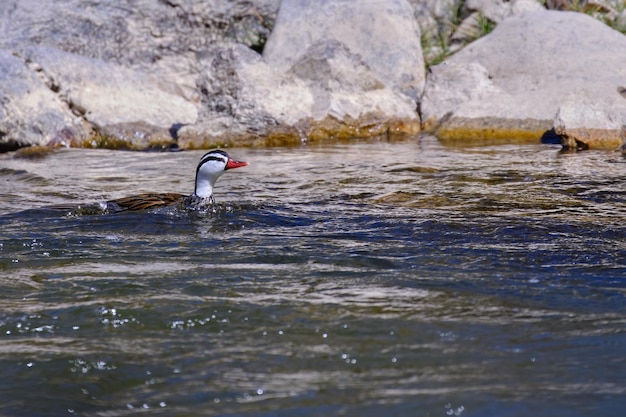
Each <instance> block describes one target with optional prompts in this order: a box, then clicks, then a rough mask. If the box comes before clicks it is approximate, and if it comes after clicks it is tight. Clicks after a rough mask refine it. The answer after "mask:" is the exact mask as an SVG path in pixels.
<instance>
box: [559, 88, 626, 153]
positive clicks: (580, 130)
mask: <svg viewBox="0 0 626 417" xmlns="http://www.w3.org/2000/svg"><path fill="white" fill-rule="evenodd" d="M619 90H620V91H621V92H623V94H624V97H622V96H621V95H619V94H616V95H615V97H612V98H614V100H612V102H606V101H604V102H599V101H596V100H595V99H592V98H590V97H589V96H588V95H587V94H586V93H584V92H582V91H577V92H573V93H572V94H571V95H570V96H569V97H568V98H567V99H566V100H565V101H564V102H563V103H562V104H561V107H559V110H558V112H557V114H556V117H555V119H554V131H555V133H556V134H557V135H559V136H560V137H561V138H562V144H563V147H564V148H565V149H573V150H583V149H618V148H619V147H620V146H622V144H624V143H626V142H625V141H626V130H625V129H626V87H620V88H619ZM618 92H619V91H618Z"/></svg>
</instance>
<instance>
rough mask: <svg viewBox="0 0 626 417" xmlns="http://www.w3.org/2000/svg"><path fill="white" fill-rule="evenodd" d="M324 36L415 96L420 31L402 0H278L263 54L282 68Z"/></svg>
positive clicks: (420, 81)
mask: <svg viewBox="0 0 626 417" xmlns="http://www.w3.org/2000/svg"><path fill="white" fill-rule="evenodd" d="M324 41H338V42H341V43H343V44H344V45H345V46H346V47H347V48H348V49H349V50H350V51H351V52H352V53H353V54H358V55H360V57H361V59H362V60H363V62H364V63H365V64H366V65H367V66H368V67H369V68H370V69H371V70H372V73H373V74H374V75H375V76H376V78H378V80H380V81H381V82H382V83H383V84H384V85H386V86H388V87H390V88H392V89H393V90H397V91H400V92H402V93H404V94H406V95H408V96H409V97H411V98H413V99H414V100H416V101H417V100H418V98H419V95H420V94H421V92H422V89H423V87H424V77H425V75H424V60H423V56H422V48H421V43H420V31H419V28H418V26H417V23H416V20H415V18H414V15H413V9H412V8H411V6H410V4H409V3H407V1H406V0H387V1H384V2H381V1H378V0H362V1H359V2H358V3H355V2H354V1H353V0H283V1H282V3H281V5H280V9H279V11H278V16H277V17H276V24H275V26H274V30H273V31H272V34H271V36H270V37H269V39H268V40H267V43H266V44H265V48H264V50H263V58H264V59H265V62H267V63H268V64H269V65H270V66H271V67H272V68H273V69H275V70H276V71H278V72H279V73H285V72H287V71H288V70H289V69H290V68H291V67H292V66H293V65H294V64H295V63H296V62H298V60H300V59H301V58H302V56H303V55H304V54H305V53H306V51H307V50H308V49H309V48H310V47H311V46H313V45H315V44H320V43H322V42H324Z"/></svg>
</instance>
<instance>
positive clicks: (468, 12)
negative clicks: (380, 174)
mask: <svg viewBox="0 0 626 417" xmlns="http://www.w3.org/2000/svg"><path fill="white" fill-rule="evenodd" d="M5 3H6V7H3V9H2V10H0V152H6V151H11V150H16V149H19V148H22V147H27V146H33V145H35V146H45V147H49V146H71V147H106V148H115V149H136V150H145V149H167V148H170V147H179V148H182V149H198V148H209V147H215V146H271V145H286V144H298V143H302V142H309V141H312V142H314V141H324V140H335V139H341V138H349V137H372V136H395V135H417V134H419V133H420V132H425V133H429V134H434V135H435V136H437V137H438V138H439V139H440V140H441V141H450V142H458V143H474V142H477V143H485V142H487V143H520V142H523V143H541V142H542V141H546V140H550V141H559V142H560V143H561V144H562V145H563V147H564V148H566V149H577V150H581V149H609V150H614V149H619V148H620V147H624V146H626V145H625V143H626V36H625V35H624V31H625V29H626V13H625V12H624V4H623V3H622V2H619V1H611V0H607V1H600V2H591V1H584V2H568V1H567V0H563V1H545V2H539V1H536V0H512V1H507V2H505V1H502V0H466V1H460V0H456V1H455V0H428V1H416V0H414V1H407V0H388V1H385V2H380V1H376V0H361V1H359V2H354V1H352V0H321V1H319V0H315V1H313V0H282V1H280V0H255V1H225V0H223V1H215V0H214V1H200V0H177V1H167V2H154V1H148V0H142V1H130V0H123V1H118V2H106V1H99V0H94V1H91V2H90V3H89V4H88V5H85V3H84V2H81V1H79V0H70V1H67V2H64V3H63V5H60V4H58V2H53V1H51V0H47V1H44V2H38V1H34V0H19V1H18V0H8V1H7V2H5ZM620 5H621V8H622V10H619V6H620ZM574 6H576V7H577V8H578V9H577V10H575V11H573V9H576V7H574ZM548 9H551V10H548ZM600 19H602V20H604V21H605V22H608V23H609V24H610V25H611V26H613V27H610V26H609V25H608V24H606V23H604V22H602V21H600ZM617 29H620V30H621V31H620V30H617Z"/></svg>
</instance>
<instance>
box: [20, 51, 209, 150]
mask: <svg viewBox="0 0 626 417" xmlns="http://www.w3.org/2000/svg"><path fill="white" fill-rule="evenodd" d="M25 55H26V59H27V62H28V63H29V65H30V66H31V67H32V68H33V69H35V70H36V71H38V72H39V73H40V74H41V75H42V76H43V78H44V79H45V80H46V83H47V84H48V87H49V88H50V90H51V91H55V92H56V93H57V94H58V96H59V97H61V98H62V99H63V100H64V101H65V103H66V105H67V107H68V108H69V109H71V110H72V112H73V113H74V114H76V115H77V116H80V117H82V118H83V119H84V121H85V122H86V123H89V124H90V125H91V126H93V128H94V129H95V130H96V131H97V132H100V133H101V134H105V133H104V132H105V131H106V130H107V127H108V126H117V129H108V131H109V132H120V130H119V126H120V125H123V124H129V123H136V122H141V123H144V124H145V125H149V126H154V127H157V128H162V129H165V131H167V130H168V129H171V128H172V127H173V126H176V125H182V124H190V123H194V122H195V121H196V118H197V109H196V106H195V105H194V104H192V103H190V102H189V101H187V100H185V99H183V98H182V97H180V96H177V95H173V94H170V93H168V92H165V91H163V90H162V89H160V88H159V87H158V84H157V82H156V81H155V80H153V79H151V78H150V77H149V76H148V75H146V74H144V73H141V72H138V71H134V70H131V69H128V68H124V67H121V66H119V65H116V64H111V63H106V62H103V61H100V60H98V59H93V58H87V57H84V56H80V55H75V54H70V53H67V52H63V51H60V50H57V49H53V48H45V47H34V48H29V49H28V50H27V51H26V52H25ZM105 135H106V136H108V137H111V136H110V134H105ZM124 137H128V135H122V136H119V137H117V140H123V138H124ZM169 140H170V141H171V140H172V137H171V136H170V138H169ZM91 142H92V141H91V140H90V142H89V143H91ZM131 142H132V141H131ZM134 144H135V145H136V144H137V143H136V142H135V143H134ZM72 145H73V146H80V144H78V143H73V144H72ZM129 145H131V147H133V148H134V146H133V143H129Z"/></svg>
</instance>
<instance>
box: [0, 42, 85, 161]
mask: <svg viewBox="0 0 626 417" xmlns="http://www.w3.org/2000/svg"><path fill="white" fill-rule="evenodd" d="M63 135H65V136H67V137H69V138H72V139H75V138H80V137H81V128H80V121H79V120H78V119H77V118H76V117H74V116H73V115H72V114H71V112H70V111H69V110H68V109H67V107H66V106H65V105H64V103H63V102H62V101H61V100H60V99H59V97H58V95H57V94H55V93H54V92H52V91H51V90H50V88H48V87H47V86H46V84H45V83H44V82H43V81H42V80H41V79H40V78H39V77H38V76H37V73H36V72H34V71H32V70H31V69H30V68H29V67H28V66H27V65H26V64H25V63H24V61H23V60H21V59H19V58H17V57H15V56H14V55H12V54H11V53H9V52H8V51H4V50H1V49H0V151H9V150H15V149H18V148H20V147H23V146H28V145H46V144H48V142H50V141H53V140H55V138H58V137H59V136H63Z"/></svg>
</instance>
